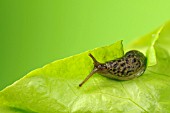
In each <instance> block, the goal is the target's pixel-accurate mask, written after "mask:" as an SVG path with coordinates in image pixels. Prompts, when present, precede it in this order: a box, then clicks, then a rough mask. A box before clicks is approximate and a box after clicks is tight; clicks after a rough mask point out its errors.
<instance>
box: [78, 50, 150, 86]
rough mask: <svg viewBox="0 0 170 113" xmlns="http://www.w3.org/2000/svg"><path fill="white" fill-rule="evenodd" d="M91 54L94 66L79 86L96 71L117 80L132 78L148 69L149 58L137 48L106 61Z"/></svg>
mask: <svg viewBox="0 0 170 113" xmlns="http://www.w3.org/2000/svg"><path fill="white" fill-rule="evenodd" d="M89 56H90V57H91V58H92V60H93V64H94V68H93V70H92V71H91V73H90V74H89V75H88V76H87V77H86V78H85V79H84V80H83V81H82V82H81V83H80V84H79V87H81V86H82V85H83V84H84V83H85V82H86V81H87V80H88V79H89V78H90V77H91V76H92V75H94V74H95V73H98V74H100V75H102V76H105V77H107V78H111V79H116V80H130V79H133V78H135V77H139V76H140V75H142V74H143V73H144V71H145V69H146V62H147V59H146V57H145V56H144V54H143V53H141V52H139V51H137V50H131V51H128V52H127V53H126V54H125V55H124V56H123V57H121V58H118V59H115V60H111V61H108V62H106V63H100V62H98V61H97V60H96V59H95V58H94V57H93V55H92V54H91V53H90V54H89Z"/></svg>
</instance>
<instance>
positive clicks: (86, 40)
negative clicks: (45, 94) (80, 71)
mask: <svg viewBox="0 0 170 113" xmlns="http://www.w3.org/2000/svg"><path fill="white" fill-rule="evenodd" d="M169 19H170V1H169V0H53V1H52V0H46V1H44V0H27V1H25V0H0V89H3V88H4V87H6V86H7V85H10V84H12V83H13V82H14V81H16V80H17V79H19V78H21V77H22V76H24V75H25V74H27V73H28V72H30V71H31V70H34V69H36V68H39V67H42V66H43V65H45V64H47V63H49V62H52V61H54V60H57V59H61V58H65V57H68V56H71V55H74V54H78V53H81V52H84V51H86V50H89V49H93V48H95V47H100V46H104V45H108V44H112V43H114V42H116V41H118V40H124V44H125V45H126V44H128V43H129V42H131V41H132V40H134V39H135V38H138V37H140V36H143V35H144V34H146V33H148V32H150V31H152V30H154V29H155V28H157V27H159V26H160V25H161V24H163V23H164V22H165V21H168V20H169Z"/></svg>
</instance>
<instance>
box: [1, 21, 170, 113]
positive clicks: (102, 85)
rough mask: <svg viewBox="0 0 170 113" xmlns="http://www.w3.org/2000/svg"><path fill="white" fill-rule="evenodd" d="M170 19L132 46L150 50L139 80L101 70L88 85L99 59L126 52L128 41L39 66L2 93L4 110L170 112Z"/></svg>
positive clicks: (5, 112) (15, 112) (27, 112)
mask: <svg viewBox="0 0 170 113" xmlns="http://www.w3.org/2000/svg"><path fill="white" fill-rule="evenodd" d="M169 31H170V22H167V23H165V25H163V26H161V27H160V28H158V29H157V30H155V31H154V32H152V33H150V34H148V35H146V36H144V37H142V38H140V39H138V40H137V41H135V42H134V43H132V44H131V45H129V47H128V48H125V49H126V50H130V49H137V50H140V51H142V52H143V53H146V56H147V59H148V61H147V63H148V67H147V69H146V71H145V73H144V74H143V75H142V76H140V77H138V78H135V79H133V80H129V81H116V80H111V79H108V78H105V77H103V76H101V75H99V74H95V75H94V76H93V77H91V78H90V79H89V80H88V82H87V83H86V84H85V85H83V87H81V88H80V87H78V84H79V83H80V82H81V81H82V80H83V79H84V78H85V77H86V76H87V75H88V74H89V72H90V71H91V70H92V68H93V62H92V60H91V59H90V58H89V57H88V53H92V54H93V55H94V56H95V57H96V58H97V60H99V61H100V62H105V61H109V60H113V59H116V58H119V57H121V56H123V47H122V41H119V42H117V43H114V44H113V45H110V46H106V47H101V48H97V49H94V50H92V51H87V52H84V53H81V54H78V55H75V56H72V57H69V58H65V59H62V60H58V61H55V62H52V63H50V64H47V65H46V66H44V67H42V68H39V69H36V70H34V71H32V72H30V73H29V74H27V75H26V76H25V77H23V78H21V79H20V80H18V81H16V82H15V83H14V84H12V85H11V86H9V87H7V88H5V89H4V90H2V91H1V92H0V112H2V113H34V112H38V113H70V112H71V113H89V112H92V113H141V112H149V113H168V112H170V102H169V100H170V96H169V95H170V87H169V86H170V69H168V68H169V64H170V56H169V54H170V32H169Z"/></svg>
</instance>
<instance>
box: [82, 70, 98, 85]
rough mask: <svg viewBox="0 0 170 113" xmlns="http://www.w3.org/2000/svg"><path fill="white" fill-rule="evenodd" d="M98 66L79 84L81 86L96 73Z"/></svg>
mask: <svg viewBox="0 0 170 113" xmlns="http://www.w3.org/2000/svg"><path fill="white" fill-rule="evenodd" d="M97 70H98V69H97V68H94V69H93V70H92V71H91V73H90V74H89V75H88V76H87V77H86V78H85V79H84V80H83V81H82V82H81V83H80V84H79V87H81V86H82V85H83V84H84V83H85V82H86V81H87V80H88V79H89V78H90V77H91V76H92V75H94V73H96V72H97Z"/></svg>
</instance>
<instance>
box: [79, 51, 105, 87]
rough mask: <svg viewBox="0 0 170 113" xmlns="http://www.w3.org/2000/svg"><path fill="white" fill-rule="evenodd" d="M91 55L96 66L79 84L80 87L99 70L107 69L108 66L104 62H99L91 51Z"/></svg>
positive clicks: (102, 71)
mask: <svg viewBox="0 0 170 113" xmlns="http://www.w3.org/2000/svg"><path fill="white" fill-rule="evenodd" d="M89 56H90V57H91V59H92V60H93V64H94V68H93V70H92V71H91V73H90V74H89V75H88V76H87V77H86V78H85V79H84V80H83V81H82V82H81V83H80V84H79V87H81V86H82V85H83V84H84V83H85V82H86V81H87V80H88V79H89V78H90V77H91V76H92V75H94V74H95V73H97V72H101V73H104V72H106V71H107V68H106V67H105V66H104V64H102V63H100V62H98V61H97V60H96V59H95V58H94V56H93V55H92V54H91V53H90V54H89Z"/></svg>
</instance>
